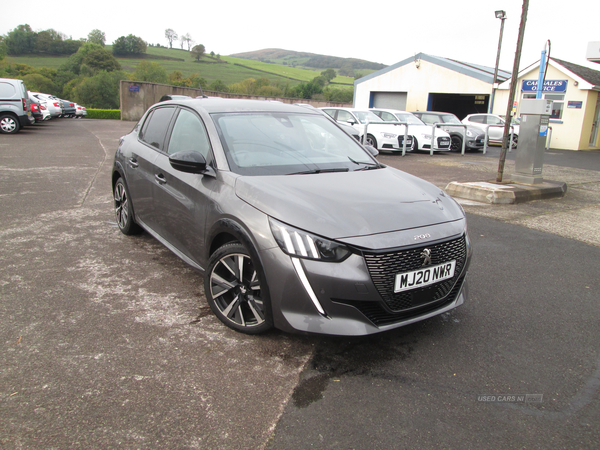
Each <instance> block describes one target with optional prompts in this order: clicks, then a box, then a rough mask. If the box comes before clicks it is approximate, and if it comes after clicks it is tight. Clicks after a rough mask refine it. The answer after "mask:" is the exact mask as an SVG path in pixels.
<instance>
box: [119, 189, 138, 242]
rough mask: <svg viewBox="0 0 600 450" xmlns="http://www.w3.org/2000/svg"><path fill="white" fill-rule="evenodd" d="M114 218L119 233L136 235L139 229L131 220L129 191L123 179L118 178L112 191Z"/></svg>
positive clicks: (131, 211) (131, 210)
mask: <svg viewBox="0 0 600 450" xmlns="http://www.w3.org/2000/svg"><path fill="white" fill-rule="evenodd" d="M114 201H115V218H116V219H117V225H118V226H119V229H120V230H121V232H122V233H123V234H125V235H128V236H129V235H132V234H137V233H139V232H140V231H141V228H140V227H139V225H138V224H137V223H135V222H134V220H133V209H132V207H131V201H130V198H129V191H128V190H127V186H125V182H124V181H123V178H119V179H118V180H117V182H116V183H115V189H114Z"/></svg>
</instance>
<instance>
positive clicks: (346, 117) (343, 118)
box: [337, 109, 356, 122]
mask: <svg viewBox="0 0 600 450" xmlns="http://www.w3.org/2000/svg"><path fill="white" fill-rule="evenodd" d="M337 120H339V121H340V122H356V119H355V118H354V116H353V115H352V114H350V113H349V112H348V111H344V110H343V109H340V110H338V115H337Z"/></svg>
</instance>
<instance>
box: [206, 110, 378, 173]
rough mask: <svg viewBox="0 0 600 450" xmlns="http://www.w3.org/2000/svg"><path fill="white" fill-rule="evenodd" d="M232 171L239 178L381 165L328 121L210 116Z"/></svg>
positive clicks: (261, 114)
mask: <svg viewBox="0 0 600 450" xmlns="http://www.w3.org/2000/svg"><path fill="white" fill-rule="evenodd" d="M212 118H213V121H214V123H215V125H216V127H217V131H218V132H219V137H220V139H221V142H222V144H223V149H224V151H225V155H226V157H227V161H228V163H229V167H230V169H231V170H232V171H233V172H235V173H239V174H241V175H290V174H304V173H321V172H337V171H340V172H346V171H353V170H365V169H370V168H377V167H380V166H379V164H378V163H377V162H376V161H375V160H374V159H373V158H372V157H371V155H370V154H368V152H367V151H365V149H364V148H363V147H362V146H361V145H360V144H359V143H358V142H357V141H356V139H353V138H352V137H350V136H349V135H348V134H346V133H345V132H344V131H342V130H341V129H340V128H338V127H337V126H336V125H335V124H333V123H332V122H331V121H330V120H329V119H327V118H326V117H324V116H321V115H317V114H301V113H297V114H289V113H277V112H253V113H220V114H213V115H212Z"/></svg>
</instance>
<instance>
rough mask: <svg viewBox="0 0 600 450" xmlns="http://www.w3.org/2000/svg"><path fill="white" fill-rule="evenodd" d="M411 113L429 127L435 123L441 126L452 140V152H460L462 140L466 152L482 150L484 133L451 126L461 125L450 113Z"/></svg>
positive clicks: (469, 126) (479, 129)
mask: <svg viewBox="0 0 600 450" xmlns="http://www.w3.org/2000/svg"><path fill="white" fill-rule="evenodd" d="M412 113H413V114H414V115H415V116H417V117H418V118H419V119H421V120H422V121H423V122H425V123H428V124H430V125H433V124H436V123H441V124H443V125H442V126H441V129H442V130H444V131H445V132H446V133H448V134H449V135H450V139H451V140H452V142H451V143H450V150H452V151H453V152H460V151H461V150H462V146H463V140H464V141H465V149H466V150H483V147H484V141H485V131H483V130H482V129H481V128H479V127H474V126H472V125H467V128H466V130H465V128H464V127H462V126H458V127H457V126H453V124H455V125H463V123H462V122H461V121H460V120H458V117H456V116H455V115H454V114H452V113H446V112H438V111H412ZM465 134H466V139H465Z"/></svg>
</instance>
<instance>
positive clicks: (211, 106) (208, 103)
mask: <svg viewBox="0 0 600 450" xmlns="http://www.w3.org/2000/svg"><path fill="white" fill-rule="evenodd" d="M160 104H161V105H167V104H179V105H186V106H189V107H192V108H195V109H198V110H204V111H206V112H207V113H209V114H213V113H231V112H296V113H303V114H318V115H321V112H318V111H312V110H311V109H310V108H306V107H303V106H296V105H291V104H288V103H282V102H278V101H269V100H245V99H230V98H220V97H209V98H191V99H177V100H168V101H165V102H161V103H160Z"/></svg>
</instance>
